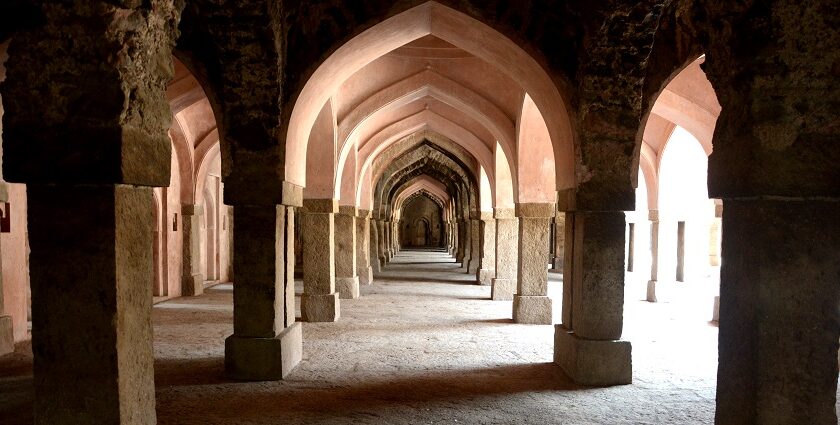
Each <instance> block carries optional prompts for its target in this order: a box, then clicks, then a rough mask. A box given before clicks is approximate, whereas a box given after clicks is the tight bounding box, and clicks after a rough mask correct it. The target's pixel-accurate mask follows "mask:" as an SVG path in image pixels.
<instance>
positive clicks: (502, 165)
mask: <svg viewBox="0 0 840 425" xmlns="http://www.w3.org/2000/svg"><path fill="white" fill-rule="evenodd" d="M494 160H495V165H496V168H495V173H494V174H495V176H496V185H495V187H494V188H493V189H494V193H495V198H494V199H493V207H494V208H513V206H514V205H513V200H514V193H515V192H514V187H515V186H516V178H515V177H514V176H515V174H514V173H513V172H512V170H511V168H510V166H509V163H510V162H509V161H508V159H507V158H506V156H505V152H504V150H502V149H501V148H500V146H498V144H497V145H496V150H495V158H494Z"/></svg>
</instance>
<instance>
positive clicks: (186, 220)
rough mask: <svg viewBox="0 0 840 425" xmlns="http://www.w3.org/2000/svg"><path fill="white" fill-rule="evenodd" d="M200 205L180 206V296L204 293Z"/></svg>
mask: <svg viewBox="0 0 840 425" xmlns="http://www.w3.org/2000/svg"><path fill="white" fill-rule="evenodd" d="M202 214H204V208H203V207H202V206H201V205H183V206H181V216H182V220H181V234H182V235H183V243H182V250H181V258H182V261H181V294H182V295H185V296H192V295H201V294H203V293H204V274H202V273H201V252H200V249H199V245H200V241H201V236H200V232H201V215H202Z"/></svg>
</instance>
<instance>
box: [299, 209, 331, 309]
mask: <svg viewBox="0 0 840 425" xmlns="http://www.w3.org/2000/svg"><path fill="white" fill-rule="evenodd" d="M303 206H304V213H303V222H302V223H301V230H300V233H301V239H302V245H303V295H301V300H300V301H301V316H302V319H303V320H304V321H306V322H335V321H336V320H338V318H339V316H340V310H339V309H340V304H339V299H338V293H337V292H336V290H335V213H336V212H337V211H338V203H337V202H336V200H334V199H304V201H303Z"/></svg>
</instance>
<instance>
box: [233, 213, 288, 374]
mask: <svg viewBox="0 0 840 425" xmlns="http://www.w3.org/2000/svg"><path fill="white" fill-rule="evenodd" d="M294 217H295V214H294V207H291V206H284V205H266V206H254V205H237V206H236V215H234V220H236V222H235V227H236V233H235V234H234V237H233V243H234V256H233V261H234V262H235V266H234V267H235V269H236V282H235V284H234V285H233V335H231V336H229V337H228V338H227V339H226V340H225V374H226V375H227V376H228V377H230V378H233V379H241V380H246V381H267V380H278V379H282V378H285V377H286V376H288V374H289V373H290V372H291V371H292V370H293V369H294V368H295V367H296V366H297V364H298V363H300V360H301V358H302V356H303V336H302V333H301V326H300V323H297V322H295V289H294V264H295V250H294V225H295V224H294V219H295V218H294Z"/></svg>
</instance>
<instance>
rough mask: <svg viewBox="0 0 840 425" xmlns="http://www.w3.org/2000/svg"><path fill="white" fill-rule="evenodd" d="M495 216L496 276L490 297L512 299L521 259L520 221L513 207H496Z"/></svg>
mask: <svg viewBox="0 0 840 425" xmlns="http://www.w3.org/2000/svg"><path fill="white" fill-rule="evenodd" d="M493 216H494V217H495V218H496V277H494V278H493V279H492V281H491V282H492V285H493V286H492V288H491V289H490V293H491V295H490V298H492V299H493V300H512V299H513V294H515V293H516V269H517V264H518V261H519V223H518V222H517V220H516V216H515V215H514V210H513V209H508V208H496V209H495V210H494V212H493Z"/></svg>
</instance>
